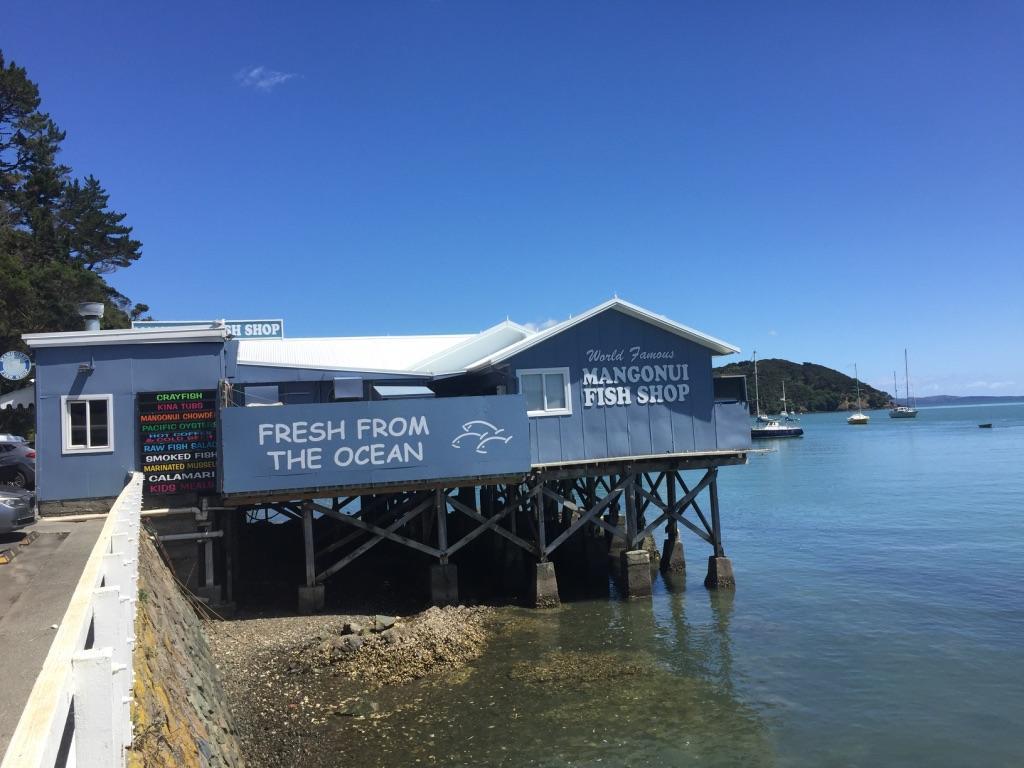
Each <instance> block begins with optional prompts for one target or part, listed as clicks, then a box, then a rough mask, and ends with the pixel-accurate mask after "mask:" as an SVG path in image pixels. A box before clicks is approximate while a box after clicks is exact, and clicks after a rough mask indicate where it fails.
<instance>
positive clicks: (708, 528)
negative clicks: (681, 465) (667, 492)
mask: <svg viewBox="0 0 1024 768" xmlns="http://www.w3.org/2000/svg"><path fill="white" fill-rule="evenodd" d="M707 476H708V473H707V472H705V473H704V477H703V478H701V479H702V480H703V479H705V478H707ZM676 479H677V480H679V485H680V486H681V487H682V489H683V493H689V492H690V489H689V488H688V487H687V486H686V481H685V480H684V479H683V476H682V475H681V474H680V473H679V472H676ZM690 506H692V507H693V511H694V512H696V513H697V517H699V518H700V522H701V525H703V526H704V530H705V531H707V533H708V536H710V535H711V533H712V528H711V524H710V523H708V519H707V518H706V517H704V513H703V512H701V510H700V506H698V505H697V502H696V499H695V500H694V501H693V503H692V504H691V505H690Z"/></svg>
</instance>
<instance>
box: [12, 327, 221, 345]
mask: <svg viewBox="0 0 1024 768" xmlns="http://www.w3.org/2000/svg"><path fill="white" fill-rule="evenodd" d="M227 336H228V333H227V330H225V329H224V328H223V327H221V328H211V327H210V324H209V323H205V324H202V325H182V326H178V327H176V328H154V329H153V330H142V329H139V328H112V329H108V330H99V331H61V332H59V333H25V334H22V337H21V338H22V340H23V341H24V342H25V343H26V344H28V345H29V346H30V347H32V348H33V349H40V348H43V347H94V346H101V345H105V344H182V343H192V342H222V341H224V340H225V339H226V338H227Z"/></svg>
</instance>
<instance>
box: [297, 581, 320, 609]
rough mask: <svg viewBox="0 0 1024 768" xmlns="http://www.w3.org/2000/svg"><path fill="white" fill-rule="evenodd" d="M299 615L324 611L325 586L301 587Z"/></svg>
mask: <svg viewBox="0 0 1024 768" xmlns="http://www.w3.org/2000/svg"><path fill="white" fill-rule="evenodd" d="M298 609H299V613H304V614H309V613H316V612H317V611H322V610H323V609H324V585H323V584H317V585H316V586H313V587H299V606H298Z"/></svg>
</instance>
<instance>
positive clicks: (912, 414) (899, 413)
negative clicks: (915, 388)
mask: <svg viewBox="0 0 1024 768" xmlns="http://www.w3.org/2000/svg"><path fill="white" fill-rule="evenodd" d="M903 371H904V375H905V376H906V395H907V404H906V405H899V404H898V403H893V407H892V410H891V411H889V418H890V419H916V418H917V408H913V407H912V406H911V405H910V363H909V362H908V361H907V350H906V349H904V350H903ZM892 384H893V389H895V388H896V372H895V371H893V374H892Z"/></svg>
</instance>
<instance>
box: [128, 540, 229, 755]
mask: <svg viewBox="0 0 1024 768" xmlns="http://www.w3.org/2000/svg"><path fill="white" fill-rule="evenodd" d="M143 533H144V534H145V532H143ZM140 539H141V541H140V546H139V550H140V555H139V603H138V615H137V617H136V621H135V633H136V637H137V640H136V645H135V691H134V694H135V695H134V702H133V704H132V721H133V723H134V729H135V730H134V733H135V738H134V742H133V744H132V750H131V751H130V752H129V753H128V765H129V766H131V767H132V768H143V767H144V768H155V767H157V766H197V767H199V768H207V767H209V768H213V767H214V766H216V767H217V768H220V767H222V766H231V767H237V766H243V765H244V761H243V759H242V752H241V748H240V746H239V743H238V738H237V730H236V728H235V722H234V719H233V718H232V715H231V711H230V710H229V709H228V705H227V702H226V700H225V698H224V693H223V688H222V684H221V676H220V673H219V671H218V670H217V668H216V666H215V665H214V663H213V661H212V659H211V657H210V651H209V648H208V647H207V643H206V636H205V634H204V632H203V627H202V624H201V622H200V621H199V619H198V617H197V616H196V613H195V611H194V610H193V609H192V607H191V606H190V605H189V602H188V600H187V599H186V598H185V596H184V595H183V594H182V593H181V591H180V590H179V588H178V585H177V584H176V583H175V581H174V578H173V577H172V576H171V573H170V571H169V570H168V569H167V567H166V566H165V565H164V562H163V560H162V559H161V558H160V555H159V554H158V552H157V550H156V547H155V545H154V543H153V542H152V540H151V539H150V538H149V536H148V535H142V536H140Z"/></svg>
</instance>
